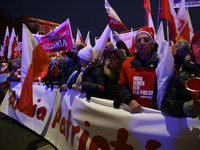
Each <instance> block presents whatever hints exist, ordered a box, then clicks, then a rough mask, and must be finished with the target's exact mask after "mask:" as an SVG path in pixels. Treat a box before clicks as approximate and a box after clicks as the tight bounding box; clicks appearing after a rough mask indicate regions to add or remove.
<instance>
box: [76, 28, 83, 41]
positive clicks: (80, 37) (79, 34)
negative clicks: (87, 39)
mask: <svg viewBox="0 0 200 150" xmlns="http://www.w3.org/2000/svg"><path fill="white" fill-rule="evenodd" d="M76 42H81V43H84V42H83V38H82V35H81V32H80V30H79V29H78V28H77V33H76Z"/></svg>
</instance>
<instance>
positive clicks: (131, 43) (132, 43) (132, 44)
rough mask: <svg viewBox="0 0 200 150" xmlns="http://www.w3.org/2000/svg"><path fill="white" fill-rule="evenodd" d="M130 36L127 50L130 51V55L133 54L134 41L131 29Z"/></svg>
mask: <svg viewBox="0 0 200 150" xmlns="http://www.w3.org/2000/svg"><path fill="white" fill-rule="evenodd" d="M130 34H131V36H130V37H131V41H130V49H129V51H130V53H131V54H133V53H134V52H135V46H134V44H135V40H134V34H133V29H132V28H131V32H130Z"/></svg>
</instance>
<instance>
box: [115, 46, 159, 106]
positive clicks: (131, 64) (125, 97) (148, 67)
mask: <svg viewBox="0 0 200 150" xmlns="http://www.w3.org/2000/svg"><path fill="white" fill-rule="evenodd" d="M157 64H158V58H157V54H156V52H155V51H154V50H153V51H152V57H151V58H150V60H146V61H145V60H140V57H139V54H138V53H134V54H133V57H130V58H128V59H126V60H125V61H124V62H123V65H122V70H121V74H120V78H119V82H118V85H117V90H118V92H119V96H120V98H121V100H122V102H123V103H126V104H129V102H130V101H131V100H133V99H136V100H137V101H138V102H139V103H142V104H141V105H142V106H145V107H151V101H152V99H156V96H155V95H156V94H157V91H156V90H155V89H156V88H155V87H156V85H157V83H156V78H155V69H156V67H157ZM143 73H144V75H145V78H146V77H147V79H146V80H145V78H143V77H142V74H143ZM137 74H139V77H142V78H141V82H139V80H138V84H144V85H139V89H138V90H131V89H134V88H133V84H134V83H133V82H135V80H134V79H133V78H132V77H134V76H138V75H137ZM150 75H151V77H149V76H150ZM147 80H148V81H147ZM149 86H150V87H149ZM140 88H144V89H146V90H141V89H140ZM147 88H149V90H148V91H147ZM141 91H144V92H145V93H143V94H144V95H145V96H143V97H142V95H141ZM152 94H153V95H152ZM134 95H135V96H134ZM136 97H137V98H136ZM138 98H139V99H138ZM148 99H149V100H148ZM154 101H156V100H154Z"/></svg>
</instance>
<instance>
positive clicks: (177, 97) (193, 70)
mask: <svg viewBox="0 0 200 150" xmlns="http://www.w3.org/2000/svg"><path fill="white" fill-rule="evenodd" d="M191 49H192V53H193V55H194V57H191V59H190V60H187V61H185V62H184V63H183V66H182V71H179V72H177V73H176V74H174V76H173V77H172V78H171V80H170V82H169V84H168V86H167V90H166V92H165V95H164V98H163V100H162V102H161V107H162V111H163V112H164V113H166V114H167V115H170V116H173V117H191V118H195V117H198V116H199V115H200V100H198V101H197V103H196V104H194V102H193V97H192V92H191V91H189V90H187V89H186V87H185V83H186V81H187V80H188V79H190V78H192V77H200V31H198V32H197V33H196V34H195V35H194V36H193V38H192V41H191Z"/></svg>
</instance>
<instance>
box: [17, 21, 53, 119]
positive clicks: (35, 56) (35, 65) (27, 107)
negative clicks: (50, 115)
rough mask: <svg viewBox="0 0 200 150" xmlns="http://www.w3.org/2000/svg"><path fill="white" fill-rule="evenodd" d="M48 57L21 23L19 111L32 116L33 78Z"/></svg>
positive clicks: (47, 61) (44, 64)
mask: <svg viewBox="0 0 200 150" xmlns="http://www.w3.org/2000/svg"><path fill="white" fill-rule="evenodd" d="M49 61H50V58H49V56H48V55H47V53H46V52H45V51H44V50H43V48H42V46H41V45H40V44H39V43H38V41H37V40H36V39H35V38H34V36H33V35H32V33H31V32H30V31H29V29H28V28H27V27H26V25H25V24H23V29H22V61H21V84H22V90H21V95H20V98H19V100H18V102H17V103H18V109H19V111H20V112H23V113H24V114H26V115H28V116H30V117H33V116H34V115H35V114H34V113H35V111H34V109H35V108H34V106H33V93H32V92H33V87H32V82H33V79H34V78H35V77H36V76H37V75H38V74H39V73H40V72H41V71H42V70H43V68H44V67H45V66H46V65H48V64H49Z"/></svg>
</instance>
